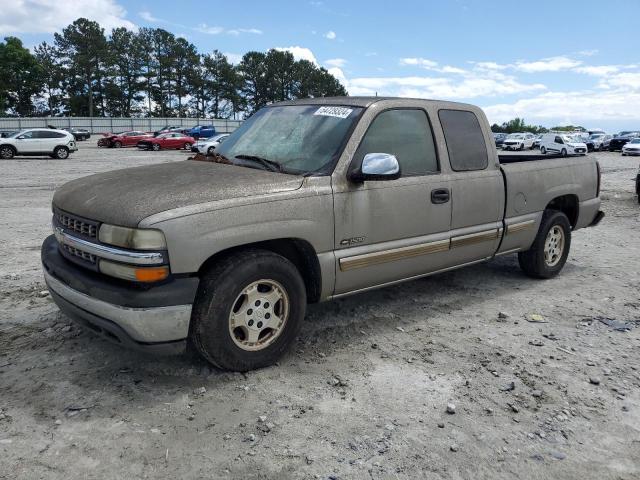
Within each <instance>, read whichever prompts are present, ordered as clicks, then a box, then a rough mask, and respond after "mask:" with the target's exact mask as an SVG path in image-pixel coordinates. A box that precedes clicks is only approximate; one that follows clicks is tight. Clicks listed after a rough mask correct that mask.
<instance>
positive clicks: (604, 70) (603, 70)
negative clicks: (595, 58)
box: [575, 65, 620, 77]
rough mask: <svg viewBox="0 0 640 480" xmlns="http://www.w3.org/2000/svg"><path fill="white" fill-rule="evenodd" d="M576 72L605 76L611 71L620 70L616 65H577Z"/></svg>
mask: <svg viewBox="0 0 640 480" xmlns="http://www.w3.org/2000/svg"><path fill="white" fill-rule="evenodd" d="M575 71H576V72H578V73H584V74H585V75H591V76H594V77H605V76H607V75H611V74H612V73H617V72H618V71H620V67H618V66H617V65H597V66H595V65H586V66H584V67H578V68H576V69H575Z"/></svg>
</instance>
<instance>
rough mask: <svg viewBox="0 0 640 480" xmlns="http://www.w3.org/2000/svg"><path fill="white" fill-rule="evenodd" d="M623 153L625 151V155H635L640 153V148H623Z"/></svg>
mask: <svg viewBox="0 0 640 480" xmlns="http://www.w3.org/2000/svg"><path fill="white" fill-rule="evenodd" d="M622 153H624V154H625V155H631V156H633V155H640V150H630V149H627V150H625V149H624V148H623V149H622Z"/></svg>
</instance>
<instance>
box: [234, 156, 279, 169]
mask: <svg viewBox="0 0 640 480" xmlns="http://www.w3.org/2000/svg"><path fill="white" fill-rule="evenodd" d="M234 158H237V159H240V160H250V161H252V162H256V163H259V164H260V165H262V166H263V167H264V168H265V170H269V171H272V172H279V173H284V168H283V166H282V165H281V164H279V163H278V162H276V161H274V160H269V159H268V158H264V157H260V156H258V155H245V154H243V153H241V154H240V155H236V156H235V157H234Z"/></svg>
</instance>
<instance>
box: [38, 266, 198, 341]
mask: <svg viewBox="0 0 640 480" xmlns="http://www.w3.org/2000/svg"><path fill="white" fill-rule="evenodd" d="M44 279H45V282H46V284H47V287H48V288H49V290H50V291H51V293H52V296H53V298H54V300H57V298H56V297H60V298H61V299H63V300H64V301H66V302H68V303H69V304H71V305H72V306H74V307H75V310H74V314H75V315H76V316H79V317H82V318H83V320H85V321H88V322H89V323H94V322H92V320H93V319H94V318H95V317H97V318H99V319H102V320H106V321H108V322H112V323H113V324H115V325H117V326H118V327H119V328H120V329H122V330H123V331H124V332H125V333H126V335H128V336H129V337H130V338H131V339H132V340H133V341H134V342H138V343H144V344H153V343H163V342H175V341H180V340H184V339H185V338H187V336H188V333H189V322H190V320H191V308H192V305H175V306H168V307H149V308H128V307H122V306H119V305H113V304H111V303H107V302H104V301H102V300H97V299H95V298H92V297H90V296H88V295H85V294H84V293H81V292H78V291H76V290H74V289H72V288H70V287H69V286H67V285H65V284H64V283H62V282H61V281H59V280H57V279H56V278H55V277H53V276H52V275H51V274H50V273H48V272H47V271H46V270H45V271H44ZM59 306H60V307H61V310H63V311H64V310H65V308H63V305H60V304H59ZM83 312H84V313H86V315H83Z"/></svg>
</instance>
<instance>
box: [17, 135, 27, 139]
mask: <svg viewBox="0 0 640 480" xmlns="http://www.w3.org/2000/svg"><path fill="white" fill-rule="evenodd" d="M25 138H27V137H25V136H24V135H20V136H19V137H18V138H17V140H24V139H25Z"/></svg>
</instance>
